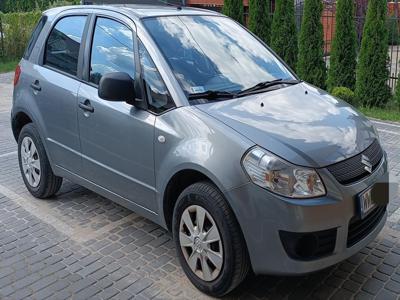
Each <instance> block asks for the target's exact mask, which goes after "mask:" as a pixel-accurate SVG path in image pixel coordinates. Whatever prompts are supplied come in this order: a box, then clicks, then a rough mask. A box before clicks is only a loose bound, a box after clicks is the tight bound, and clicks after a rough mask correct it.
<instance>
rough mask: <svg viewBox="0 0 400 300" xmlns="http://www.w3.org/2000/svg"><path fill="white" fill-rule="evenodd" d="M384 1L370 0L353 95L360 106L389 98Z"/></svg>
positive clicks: (381, 103) (370, 104) (382, 102)
mask: <svg viewBox="0 0 400 300" xmlns="http://www.w3.org/2000/svg"><path fill="white" fill-rule="evenodd" d="M386 5H387V3H386V0H370V1H369V2H368V9H367V17H366V21H365V25H364V30H363V37H362V41H361V48H360V55H359V59H358V65H357V73H356V89H355V93H356V97H357V100H358V101H359V102H360V104H362V105H364V106H368V107H369V106H383V105H384V104H385V103H387V102H388V100H389V99H390V89H389V86H388V85H387V81H388V79H389V71H388V69H387V62H388V32H387V26H386V9H387V8H386Z"/></svg>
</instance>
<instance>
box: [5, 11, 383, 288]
mask: <svg viewBox="0 0 400 300" xmlns="http://www.w3.org/2000/svg"><path fill="white" fill-rule="evenodd" d="M14 85H15V88H14V101H13V108H12V113H11V121H12V129H13V132H14V136H15V139H16V140H17V141H18V154H19V165H20V169H21V174H22V177H23V180H24V182H25V184H26V187H27V189H28V190H29V191H30V192H31V193H32V195H34V196H35V197H37V198H47V197H51V196H53V195H55V194H56V193H57V191H58V190H59V188H60V186H61V183H62V180H63V178H66V179H68V180H71V181H73V182H76V183H78V184H81V185H82V186H85V187H87V188H88V189H90V190H93V191H95V192H96V193H99V194H101V195H103V196H105V197H107V198H109V199H112V200H113V201H115V202H117V203H119V204H120V205H123V206H125V207H127V208H129V209H132V210H134V211H136V212H137V213H139V214H141V215H143V216H145V217H146V218H148V219H150V220H152V221H153V222H155V223H157V224H159V225H161V226H162V227H164V228H167V229H168V230H170V231H171V232H172V234H173V238H174V240H175V243H176V250H177V255H178V257H179V260H180V262H181V264H182V267H183V270H184V272H185V273H186V275H187V276H188V278H189V279H190V281H191V282H192V283H193V284H194V285H195V286H196V287H197V288H199V289H200V290H201V291H203V292H205V293H207V294H210V295H213V296H222V295H224V294H226V293H228V292H230V291H231V290H232V289H234V288H235V287H236V286H237V285H238V284H239V283H240V282H241V281H242V280H243V279H244V278H245V277H246V274H247V273H248V272H249V271H250V270H252V271H254V273H255V274H282V275H283V274H302V273H307V272H313V271H316V270H320V269H323V268H326V267H328V266H331V265H333V264H336V263H338V262H340V261H342V260H344V259H346V258H348V257H349V256H351V255H353V254H355V253H357V252H358V251H360V250H361V249H362V248H363V247H365V246H366V245H367V244H368V243H370V242H371V241H372V240H373V239H374V238H375V237H376V235H377V234H378V233H379V231H380V230H381V229H382V227H383V226H384V223H385V220H386V205H387V203H388V195H387V190H388V183H387V182H388V169H387V161H386V153H385V152H384V151H383V149H382V148H381V145H380V143H379V138H378V135H377V132H376V130H375V129H374V127H373V126H372V124H371V122H370V121H369V120H368V119H366V118H365V117H364V116H363V115H361V114H360V113H359V112H358V111H356V110H355V109H354V108H353V107H352V106H350V105H349V104H347V103H345V102H343V101H341V100H339V99H336V98H334V97H332V96H330V95H329V94H327V93H326V92H325V91H322V90H320V89H318V88H316V87H314V86H311V85H309V84H307V83H305V82H302V81H301V80H299V78H298V77H297V76H296V75H295V74H294V73H293V71H292V70H290V69H289V68H288V67H287V66H286V65H285V63H284V62H283V61H282V60H280V59H279V57H277V56H276V55H275V54H274V53H273V52H272V51H271V50H270V49H269V48H268V46H266V45H265V44H264V43H262V42H261V41H260V40H259V39H258V38H257V37H256V36H254V35H253V34H251V33H250V32H248V31H247V30H246V29H245V28H244V27H242V26H241V25H239V24H238V23H236V22H235V21H233V20H231V19H229V18H227V17H225V16H223V15H221V14H218V13H216V12H212V11H207V10H201V9H194V8H181V7H157V6H133V5H129V6H74V7H63V8H55V9H51V10H48V11H46V12H45V13H44V14H43V17H42V18H41V20H40V22H39V23H38V25H37V27H36V29H35V30H34V32H33V35H32V38H31V40H30V42H29V45H28V47H27V50H26V53H25V55H24V57H23V58H22V60H21V62H20V64H19V66H18V67H17V69H16V74H15V80H14Z"/></svg>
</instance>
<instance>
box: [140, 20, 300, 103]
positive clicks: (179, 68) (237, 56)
mask: <svg viewBox="0 0 400 300" xmlns="http://www.w3.org/2000/svg"><path fill="white" fill-rule="evenodd" d="M143 23H144V25H145V27H146V28H147V30H148V32H149V33H150V35H151V36H152V38H153V40H154V41H155V42H156V44H157V45H158V47H159V49H160V51H161V52H162V54H163V55H164V57H165V59H166V60H167V61H168V63H169V65H170V67H171V69H172V71H173V73H174V74H175V77H176V78H177V80H178V81H179V83H180V84H181V86H182V88H183V90H184V91H185V93H186V95H188V96H193V95H195V94H201V93H205V92H207V91H214V92H215V91H218V92H229V93H238V92H240V91H243V90H245V89H248V88H251V87H253V86H255V85H256V84H258V83H260V82H266V81H273V80H276V79H281V80H295V79H296V78H295V77H294V75H293V74H292V73H291V72H290V71H289V70H288V69H287V68H286V67H285V66H284V65H283V64H282V63H281V62H280V61H279V60H278V59H277V58H276V57H275V56H274V55H273V54H272V53H271V52H270V51H269V50H268V49H267V48H266V47H265V46H264V45H263V44H262V43H261V42H259V41H258V40H257V39H256V38H255V37H254V36H253V35H252V34H250V33H249V32H248V31H246V30H245V29H244V28H243V27H241V26H240V25H238V24H237V23H236V22H234V21H232V20H231V19H229V18H226V17H223V16H179V17H178V16H168V17H167V16H165V17H156V18H147V19H144V20H143ZM189 98H190V97H189Z"/></svg>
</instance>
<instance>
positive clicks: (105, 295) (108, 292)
mask: <svg viewBox="0 0 400 300" xmlns="http://www.w3.org/2000/svg"><path fill="white" fill-rule="evenodd" d="M118 293H119V291H118V290H117V289H115V288H113V287H109V288H106V289H105V290H104V291H102V292H101V294H100V295H99V296H100V298H102V299H105V300H107V299H110V298H112V297H113V296H116V295H117V294H118Z"/></svg>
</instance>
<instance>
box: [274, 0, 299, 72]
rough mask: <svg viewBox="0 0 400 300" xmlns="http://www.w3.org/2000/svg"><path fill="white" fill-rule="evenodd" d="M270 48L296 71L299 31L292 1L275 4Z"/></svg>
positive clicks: (277, 0)
mask: <svg viewBox="0 0 400 300" xmlns="http://www.w3.org/2000/svg"><path fill="white" fill-rule="evenodd" d="M270 46H271V48H272V49H273V50H274V51H275V52H276V53H277V54H278V55H279V56H280V57H281V58H282V59H283V60H284V61H285V62H286V63H287V64H288V65H289V66H290V67H291V68H292V69H295V67H296V61H297V29H296V21H295V18H294V2H293V1H292V0H276V2H275V13H274V16H273V19H272V27H271V42H270Z"/></svg>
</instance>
